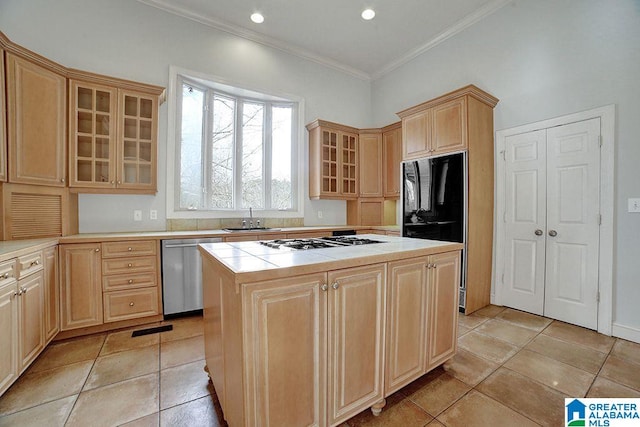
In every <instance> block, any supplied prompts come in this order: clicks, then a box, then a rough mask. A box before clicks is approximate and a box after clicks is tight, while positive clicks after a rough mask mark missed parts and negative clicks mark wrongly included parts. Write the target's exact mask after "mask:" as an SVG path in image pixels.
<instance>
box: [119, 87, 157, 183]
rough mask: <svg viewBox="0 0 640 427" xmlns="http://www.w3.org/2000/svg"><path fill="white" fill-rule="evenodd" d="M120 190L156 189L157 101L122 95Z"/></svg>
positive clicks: (132, 94)
mask: <svg viewBox="0 0 640 427" xmlns="http://www.w3.org/2000/svg"><path fill="white" fill-rule="evenodd" d="M119 98H120V105H119V107H120V112H121V113H122V116H121V119H120V127H119V131H118V133H119V135H118V136H119V138H118V183H117V184H118V187H119V188H129V189H137V190H152V191H155V189H156V156H157V153H156V150H157V147H156V140H157V135H156V132H157V121H158V118H157V111H158V105H157V104H158V100H157V97H154V96H149V95H144V94H140V93H136V92H131V91H124V90H121V91H120V96H119Z"/></svg>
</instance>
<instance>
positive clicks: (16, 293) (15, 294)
mask: <svg viewBox="0 0 640 427" xmlns="http://www.w3.org/2000/svg"><path fill="white" fill-rule="evenodd" d="M18 295H20V294H19V293H18V291H13V294H12V295H11V298H15V297H17V296H18Z"/></svg>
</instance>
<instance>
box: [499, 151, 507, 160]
mask: <svg viewBox="0 0 640 427" xmlns="http://www.w3.org/2000/svg"><path fill="white" fill-rule="evenodd" d="M500 154H502V160H504V161H506V160H507V153H506V151H505V150H502V151H501V152H500Z"/></svg>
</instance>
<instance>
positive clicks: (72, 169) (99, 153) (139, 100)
mask: <svg viewBox="0 0 640 427" xmlns="http://www.w3.org/2000/svg"><path fill="white" fill-rule="evenodd" d="M89 77H91V76H89ZM111 83H112V84H110V85H109V84H102V83H95V82H91V81H83V80H75V79H71V80H70V81H69V100H70V102H69V181H70V182H69V186H70V187H74V188H78V189H79V190H78V191H85V192H119V193H122V192H130V193H155V192H156V189H157V179H156V176H157V174H156V168H157V166H156V165H157V139H158V137H157V128H158V104H159V102H158V97H159V95H160V94H161V93H162V88H155V89H154V88H153V87H151V88H150V89H151V90H149V88H147V90H146V91H142V90H138V91H136V90H134V89H127V88H123V87H119V85H118V82H116V81H113V82H111ZM80 189H83V190H80Z"/></svg>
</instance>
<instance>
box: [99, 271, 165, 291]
mask: <svg viewBox="0 0 640 427" xmlns="http://www.w3.org/2000/svg"><path fill="white" fill-rule="evenodd" d="M156 277H157V276H156V273H155V272H154V271H150V272H148V273H131V274H118V275H112V276H104V277H103V278H102V290H103V291H117V290H123V289H135V288H145V287H149V286H158V283H157V280H156Z"/></svg>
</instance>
